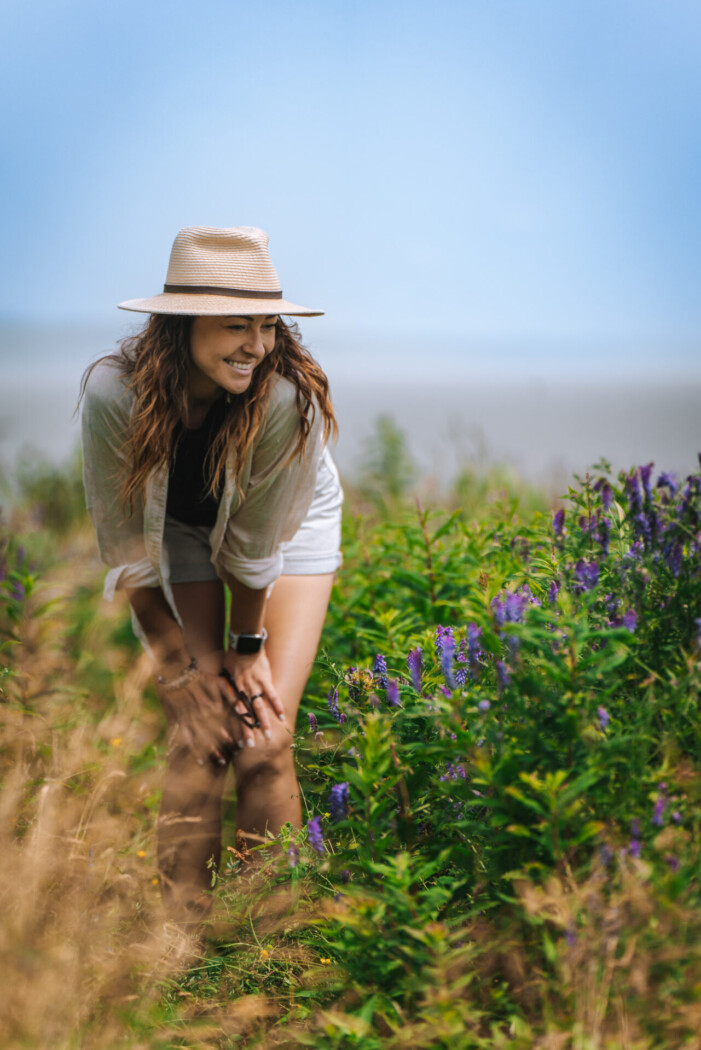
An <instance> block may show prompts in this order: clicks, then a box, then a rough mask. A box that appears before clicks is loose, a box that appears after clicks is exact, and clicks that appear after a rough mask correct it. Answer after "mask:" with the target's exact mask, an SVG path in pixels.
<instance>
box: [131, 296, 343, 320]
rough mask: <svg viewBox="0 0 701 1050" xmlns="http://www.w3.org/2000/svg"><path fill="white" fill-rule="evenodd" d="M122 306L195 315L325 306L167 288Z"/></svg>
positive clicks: (304, 312)
mask: <svg viewBox="0 0 701 1050" xmlns="http://www.w3.org/2000/svg"><path fill="white" fill-rule="evenodd" d="M119 309H120V310H133V311H134V312H135V313H139V314H181V315H189V316H191V317H202V316H204V315H209V316H212V317H244V316H246V315H249V316H253V315H255V316H262V317H270V316H272V315H273V314H287V315H289V316H291V317H322V316H323V313H324V311H323V310H310V309H309V308H308V307H306V306H299V305H298V304H297V303H290V302H288V301H287V299H242V298H240V297H239V296H228V295H189V294H186V295H178V294H176V293H173V292H163V293H162V294H161V295H154V296H153V297H152V298H151V299H127V300H125V302H123V303H119Z"/></svg>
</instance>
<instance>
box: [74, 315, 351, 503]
mask: <svg viewBox="0 0 701 1050" xmlns="http://www.w3.org/2000/svg"><path fill="white" fill-rule="evenodd" d="M194 320H195V318H194V317H191V316H179V315H175V314H151V316H150V317H149V320H148V322H147V323H146V325H145V327H144V328H143V330H142V331H141V332H139V333H138V335H135V336H132V337H130V338H128V339H125V340H123V342H122V343H121V344H120V346H119V349H118V351H117V352H116V353H114V354H108V355H106V357H102V358H100V359H99V360H98V361H95V362H93V364H91V365H90V367H89V368H87V369H86V371H85V373H84V374H83V378H82V381H81V384H80V397H79V400H78V403H80V400H81V399H82V398H83V395H84V394H85V388H86V385H87V382H88V379H89V378H90V373H91V372H92V370H93V368H95V366H96V365H97V364H99V363H100V361H104V360H111V361H115V362H116V364H117V365H118V366H119V368H120V370H121V372H122V375H123V376H124V377H125V379H126V380H127V385H128V387H129V389H130V390H131V391H133V393H134V398H135V403H134V410H133V412H132V416H131V420H130V423H129V430H128V432H127V439H126V447H125V449H124V453H125V461H126V463H127V471H126V474H125V477H124V479H123V483H122V489H121V499H122V503H123V505H124V508H125V509H128V511H129V513H131V512H132V510H133V506H134V499H135V498H136V497H137V496H139V495H141V494H143V492H144V489H145V485H146V480H147V478H148V476H149V474H150V473H151V471H152V470H153V469H154V467H158V466H161V465H162V464H163V463H172V462H173V459H174V456H175V450H176V448H177V444H178V429H177V428H178V424H179V423H180V422H181V421H182V420H184V419H186V418H187V380H188V374H189V363H190V329H191V327H192V323H193V321H194ZM274 375H281V376H285V377H286V378H287V379H290V380H291V381H292V382H293V383H294V384H295V386H296V388H297V407H298V409H299V416H300V428H299V439H298V441H297V445H296V446H295V448H294V449H293V451H292V454H291V456H290V458H291V459H292V458H294V456H296V455H301V454H302V452H303V451H304V447H305V445H306V442H307V438H308V437H309V433H310V430H311V423H312V421H313V419H314V413H315V412H316V410H317V407H318V409H319V411H320V412H321V414H322V416H323V418H324V431H323V435H324V441H327V440H328V439H329V437H330V436H333V437H334V438H335V437H336V434H337V430H338V428H337V424H336V418H335V416H334V412H333V407H332V405H331V399H330V396H329V384H328V380H327V378H326V376H325V375H324V373H323V371H322V370H321V368H320V367H319V365H318V364H317V363H316V361H315V360H314V358H313V357H312V355H311V354H310V353H309V351H308V350H307V349H306V347H304V346H303V345H302V341H301V338H300V333H299V329H298V327H297V325H296V324H294V323H292V324H290V323H286V322H285V321H283V320H282V318H280V317H278V319H277V321H276V323H275V344H274V346H273V349H272V351H271V352H270V353H269V354H267V355H266V357H265V358H264V359H263V360H262V361H261V363H260V364H259V365H258V366H257V367H256V368H255V369H254V371H253V376H252V379H251V382H250V384H249V386H248V387H247V389H246V390H245V391H244V392H243V393H241V394H229V395H228V397H227V402H228V409H227V412H226V415H225V417H224V420H223V422H222V424H221V426H220V428H219V430H218V432H217V434H216V437H215V439H214V441H213V443H212V447H211V448H210V450H209V453H208V455H207V459H206V462H205V471H206V473H207V476H208V478H209V491H210V493H211V494H212V495H214V496H215V497H216V496H217V495H218V493H219V492H220V491H221V486H222V481H223V478H224V471H225V466H226V457H227V450H228V449H229V447H230V446H231V445H232V444H234V445H235V446H236V448H237V450H238V455H237V457H236V475H235V481H236V485H237V487H238V488H239V492H240V477H241V473H242V471H243V467H244V463H245V461H246V456H247V453H248V452H249V450H250V448H251V445H252V444H253V441H254V439H255V436H256V434H257V433H258V430H259V428H260V426H261V424H262V422H263V420H264V418H265V413H266V408H267V404H268V399H269V396H270V384H271V381H272V378H273V376H274Z"/></svg>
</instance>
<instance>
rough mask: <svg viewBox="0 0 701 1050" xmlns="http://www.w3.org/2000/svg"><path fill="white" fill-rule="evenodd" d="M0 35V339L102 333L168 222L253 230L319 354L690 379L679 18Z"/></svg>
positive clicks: (136, 16) (145, 20)
mask: <svg viewBox="0 0 701 1050" xmlns="http://www.w3.org/2000/svg"><path fill="white" fill-rule="evenodd" d="M2 22H3V37H4V39H5V42H6V43H5V48H4V56H3V64H2V69H1V70H0V86H1V88H2V97H3V99H4V103H3V107H2V110H1V112H0V135H1V136H2V142H3V145H4V147H5V149H4V152H5V156H6V163H5V164H4V166H3V169H2V174H1V175H0V201H2V210H3V231H4V236H3V239H2V242H3V243H2V252H3V256H4V261H3V281H2V286H1V291H0V318H5V319H14V320H31V321H36V322H44V323H50V324H51V323H58V322H63V321H68V320H71V321H81V320H84V321H86V322H88V321H90V322H91V323H92V322H95V323H96V322H99V323H100V324H104V325H106V326H109V325H114V328H115V336H116V335H118V334H119V333H120V332H121V331H122V330H123V329H124V326H125V324H126V325H129V324H133V320H134V318H133V317H131V318H130V317H126V318H125V315H123V314H121V313H118V312H117V311H116V310H115V309H114V304H115V303H116V302H118V301H120V300H121V299H126V298H132V297H137V296H142V295H149V294H152V293H154V292H156V291H158V290H159V288H160V285H161V284H162V282H163V278H164V276H165V269H166V265H167V259H168V253H169V250H170V244H171V242H172V239H173V236H174V234H175V232H176V231H177V230H178V229H179V228H180V227H181V226H185V225H191V224H204V225H221V226H227V225H238V224H250V225H258V226H262V227H263V228H265V229H267V230H268V232H269V234H270V238H271V254H272V258H273V261H274V262H275V265H276V267H277V269H278V272H279V273H280V276H281V281H282V286H283V289H284V291H285V294H286V295H288V296H289V297H291V298H293V299H295V300H296V301H298V302H304V303H309V305H312V306H319V307H320V308H322V309H325V310H326V311H327V315H326V317H325V318H323V319H321V320H319V321H317V322H314V324H315V325H317V327H316V328H315V330H314V334H313V338H312V341H313V343H315V344H316V343H319V342H321V343H323V342H324V341H328V342H329V344H330V345H332V346H333V347H334V348H335V352H336V353H338V354H343V355H353V354H354V353H356V352H358V353H360V354H362V352H363V350H364V352H366V353H367V354H369V355H370V359H373V360H375V361H378V360H379V359H380V358H381V359H382V361H383V362H384V363H385V364H387V365H388V366H389V367H390V368H391V367H396V365H397V364H398V363H400V362H401V361H402V360H403V357H402V355H403V354H408V355H409V356H410V357H412V359H415V358H418V357H420V356H421V355H422V354H424V355H425V354H430V355H431V356H432V357H434V356H435V355H440V353H441V351H442V352H443V354H444V357H445V359H446V360H455V361H457V360H459V359H460V355H461V353H462V352H463V348H464V347H468V348H471V349H470V353H471V354H472V355H473V356H472V359H473V360H474V359H476V357H480V355H481V357H480V360H481V361H482V364H483V365H484V363H485V356H484V355H485V351H486V352H487V355H488V356H489V355H493V357H494V359H497V358H498V360H499V361H500V362H501V365H502V367H505V368H508V367H509V362H510V361H511V362H514V361H517V360H522V358H523V355H524V353H525V354H526V355H528V354H532V355H533V359H534V360H536V359H537V360H538V361H540V362H541V364H542V365H543V367H544V368H547V367H550V368H552V369H554V370H557V369H558V368H561V367H564V362H565V359H567V360H568V361H569V363H570V365H571V364H572V360H573V359H577V360H580V361H581V360H584V359H586V357H587V354H592V355H593V356H594V357H596V355H598V358H597V360H598V361H599V365H600V366H601V367H603V365H604V364H605V363H606V362H608V363H610V364H612V365H615V364H616V362H618V365H619V366H620V368H621V369H622V370H623V371H625V370H626V368H629V367H641V364H640V363H641V362H642V366H644V367H649V368H650V369H654V368H655V367H659V366H660V362H661V354H662V352H663V351H664V352H665V353H666V354H667V355H668V358H666V360H668V362H669V363H671V364H670V366H671V365H674V367H676V368H677V369H678V370H681V371H683V370H684V369H691V370H694V369H695V370H696V374H697V375H698V373H699V370H700V369H701V353H700V351H701V295H699V275H700V269H701V268H700V267H699V246H700V244H701V193H700V192H699V186H701V5H699V4H698V2H697V0H686V2H683V0H664V2H660V0H586V2H585V0H579V2H571V0H460V2H457V0H454V2H446V0H437V2H432V3H430V4H429V3H428V2H426V0H424V2H422V3H414V2H411V0H410V2H406V0H404V2H401V3H400V2H394V0H358V2H352V0H347V2H343V3H334V2H331V0H329V2H323V3H322V2H316V0H309V2H307V0H301V2H294V0H284V2H271V0H262V2H258V3H257V4H255V5H254V4H251V3H250V2H247V3H238V2H232V0H226V2H225V0H202V2H200V3H198V4H196V5H195V4H192V3H190V2H187V3H184V2H181V0H168V2H167V3H166V2H162V0H154V2H148V0H119V2H114V3H113V2H110V0H103V2H101V3H99V4H95V3H94V2H93V0H60V2H57V0H27V2H25V3H22V4H14V5H12V6H11V7H10V5H4V9H3V14H2ZM310 324H311V322H310ZM307 330H308V329H306V328H305V332H306V331H307ZM359 347H360V348H362V349H361V350H358V348H359ZM378 355H379V356H378ZM412 355H413V356H412ZM468 356H469V355H468ZM485 367H487V366H485Z"/></svg>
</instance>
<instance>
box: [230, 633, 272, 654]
mask: <svg viewBox="0 0 701 1050" xmlns="http://www.w3.org/2000/svg"><path fill="white" fill-rule="evenodd" d="M267 637H268V632H267V631H266V629H265V627H264V628H263V630H262V631H261V633H260V634H245V633H243V632H242V633H241V634H235V633H234V631H229V648H230V649H233V651H234V652H235V653H246V654H251V653H259V652H260V651H261V649H262V648H263V646H264V645H265V640H266V638H267Z"/></svg>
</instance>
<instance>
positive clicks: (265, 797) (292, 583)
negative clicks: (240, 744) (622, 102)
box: [233, 573, 333, 845]
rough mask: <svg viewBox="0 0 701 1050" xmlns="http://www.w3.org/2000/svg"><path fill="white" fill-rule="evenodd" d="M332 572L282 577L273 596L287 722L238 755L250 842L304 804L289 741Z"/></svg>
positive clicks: (272, 622)
mask: <svg viewBox="0 0 701 1050" xmlns="http://www.w3.org/2000/svg"><path fill="white" fill-rule="evenodd" d="M332 584H333V574H332V573H325V574H323V575H318V576H281V577H280V578H279V579H278V580H277V581H276V583H275V586H274V588H273V592H272V594H271V596H270V598H269V599H268V603H267V606H266V614H265V626H266V628H267V631H268V642H267V643H266V650H267V653H268V659H269V660H270V667H271V670H272V676H273V682H274V683H275V688H276V689H277V691H278V693H279V695H280V698H281V699H282V702H283V704H284V707H285V718H286V721H285V722H279V721H278V719H277V718H274V719H273V720H272V721H273V728H272V732H273V738H272V740H270V741H268V740H265V738H264V737H263V736H262V734H261V733H256V741H255V744H256V746H255V747H254V748H251V749H248V748H246V749H245V751H240V752H238V753H237V754H236V755H235V756H234V760H233V767H234V773H235V775H236V793H237V805H236V814H237V825H238V829H239V831H240V832H242V833H243V834H244V835H245V836H246V837H248V838H249V840H250V842H251V845H254V844H256V843H259V842H260V841H261V839H262V838H263V837H265V836H266V832H267V833H271V834H273V835H276V834H277V833H278V832H279V830H280V828H281V827H282V825H283V824H285V823H287V822H289V823H291V824H294V825H295V826H299V825H300V824H301V822H302V809H301V804H300V798H299V785H298V784H297V774H296V772H295V767H294V758H293V755H292V751H291V750H290V746H291V744H292V737H293V733H294V727H295V720H296V718H297V711H298V709H299V703H300V700H301V698H302V694H303V692H304V687H305V685H306V684H307V679H308V678H309V673H310V671H311V668H312V664H313V663H314V658H315V656H316V651H317V648H318V646H319V638H320V637H321V629H322V627H323V624H324V617H325V616H326V609H327V607H328V603H329V597H330V595H331V586H332Z"/></svg>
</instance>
